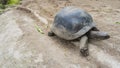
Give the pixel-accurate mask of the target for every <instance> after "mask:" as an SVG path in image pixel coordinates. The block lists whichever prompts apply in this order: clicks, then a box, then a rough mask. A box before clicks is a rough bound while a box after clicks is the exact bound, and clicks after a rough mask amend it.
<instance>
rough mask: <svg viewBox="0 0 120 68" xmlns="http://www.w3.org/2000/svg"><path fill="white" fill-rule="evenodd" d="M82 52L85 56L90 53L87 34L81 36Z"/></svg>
mask: <svg viewBox="0 0 120 68" xmlns="http://www.w3.org/2000/svg"><path fill="white" fill-rule="evenodd" d="M80 53H81V54H82V55H83V56H85V57H86V56H88V55H89V52H88V37H87V36H83V37H81V40H80Z"/></svg>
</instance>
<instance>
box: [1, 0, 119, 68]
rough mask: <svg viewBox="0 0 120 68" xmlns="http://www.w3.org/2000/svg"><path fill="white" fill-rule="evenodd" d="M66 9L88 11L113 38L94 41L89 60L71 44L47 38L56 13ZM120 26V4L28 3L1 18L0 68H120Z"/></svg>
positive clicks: (101, 0)
mask: <svg viewBox="0 0 120 68" xmlns="http://www.w3.org/2000/svg"><path fill="white" fill-rule="evenodd" d="M65 6H76V7H78V8H81V9H83V10H85V11H87V12H88V13H90V14H91V15H92V17H93V19H94V22H95V23H96V26H97V27H98V28H99V29H100V30H101V31H105V32H108V34H109V35H110V36H111V37H110V39H108V40H103V41H95V40H93V41H91V43H89V45H90V46H89V51H90V55H89V56H88V57H82V56H81V55H80V52H79V47H77V46H74V45H73V44H72V43H70V41H66V40H63V39H60V38H58V37H56V36H54V37H49V36H48V35H47V33H48V31H49V30H50V26H51V24H52V22H53V20H54V17H55V15H56V13H57V12H58V11H59V10H60V9H62V8H63V7H65ZM116 22H120V0H114V1H113V0H24V1H22V4H21V5H19V8H13V9H11V10H9V11H7V12H5V13H3V14H2V15H0V43H1V44H0V60H1V62H0V68H120V35H119V33H120V24H119V23H116ZM35 25H38V26H39V27H40V28H41V30H42V31H43V32H44V34H41V33H40V32H38V31H37V29H36V28H35Z"/></svg>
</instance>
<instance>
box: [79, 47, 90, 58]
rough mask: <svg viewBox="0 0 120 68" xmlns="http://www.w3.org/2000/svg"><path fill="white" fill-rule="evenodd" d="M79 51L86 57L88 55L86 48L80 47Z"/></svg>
mask: <svg viewBox="0 0 120 68" xmlns="http://www.w3.org/2000/svg"><path fill="white" fill-rule="evenodd" d="M80 53H81V54H82V56H84V57H87V56H88V55H89V52H88V48H82V49H80Z"/></svg>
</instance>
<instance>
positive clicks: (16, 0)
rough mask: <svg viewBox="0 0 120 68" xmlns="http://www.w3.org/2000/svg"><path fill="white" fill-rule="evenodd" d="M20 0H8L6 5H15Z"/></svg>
mask: <svg viewBox="0 0 120 68" xmlns="http://www.w3.org/2000/svg"><path fill="white" fill-rule="evenodd" d="M19 2H20V0H8V5H16V4H19Z"/></svg>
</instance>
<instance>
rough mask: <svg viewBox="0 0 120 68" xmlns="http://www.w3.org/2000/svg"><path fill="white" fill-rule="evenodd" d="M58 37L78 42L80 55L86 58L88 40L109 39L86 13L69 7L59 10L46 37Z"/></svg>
mask: <svg viewBox="0 0 120 68" xmlns="http://www.w3.org/2000/svg"><path fill="white" fill-rule="evenodd" d="M54 35H56V36H58V37H60V38H62V39H65V40H76V39H78V40H79V42H80V44H79V45H80V53H81V54H82V55H83V56H88V55H89V51H88V42H89V41H88V40H89V39H99V40H104V39H108V38H110V36H109V35H108V34H107V33H106V32H101V31H100V30H99V29H98V28H97V27H96V26H95V23H94V22H93V19H92V16H91V15H90V14H89V13H87V12H86V11H84V10H82V9H79V8H76V7H73V6H69V7H65V8H63V9H62V10H60V11H59V12H58V13H57V14H56V16H55V19H54V22H53V24H52V27H51V30H50V31H49V32H48V36H54Z"/></svg>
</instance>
